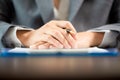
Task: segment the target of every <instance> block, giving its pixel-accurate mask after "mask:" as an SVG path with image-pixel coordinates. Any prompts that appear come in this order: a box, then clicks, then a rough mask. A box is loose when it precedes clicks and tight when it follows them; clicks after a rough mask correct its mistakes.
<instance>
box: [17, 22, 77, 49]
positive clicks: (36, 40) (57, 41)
mask: <svg viewBox="0 0 120 80" xmlns="http://www.w3.org/2000/svg"><path fill="white" fill-rule="evenodd" d="M63 28H66V29H71V32H72V33H71V34H68V33H67V32H66V30H65V29H63ZM75 35H76V30H75V29H74V27H73V26H72V24H71V23H70V22H68V21H50V22H48V23H46V24H45V25H43V26H42V27H41V28H39V29H37V30H32V31H25V30H18V31H17V37H18V39H19V40H20V41H21V42H22V44H23V45H24V46H26V47H30V48H36V49H41V48H49V47H50V46H54V47H56V48H72V47H74V42H75Z"/></svg>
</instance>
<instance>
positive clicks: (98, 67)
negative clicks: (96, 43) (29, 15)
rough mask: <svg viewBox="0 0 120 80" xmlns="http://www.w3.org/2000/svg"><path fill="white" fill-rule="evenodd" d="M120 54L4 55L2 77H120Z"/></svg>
mask: <svg viewBox="0 0 120 80" xmlns="http://www.w3.org/2000/svg"><path fill="white" fill-rule="evenodd" d="M118 77H120V57H119V56H117V57H115V56H114V57H70V56H69V57H63V56H62V57H58V56H56V57H55V56H53V57H3V58H2V57H1V58H0V78H50V79H53V78H60V79H63V78H70V79H74V78H118Z"/></svg>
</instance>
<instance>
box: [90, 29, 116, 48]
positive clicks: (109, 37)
mask: <svg viewBox="0 0 120 80" xmlns="http://www.w3.org/2000/svg"><path fill="white" fill-rule="evenodd" d="M90 32H105V34H104V37H103V40H102V42H101V44H100V45H99V46H98V47H116V46H117V40H116V39H117V36H118V32H117V31H111V30H90Z"/></svg>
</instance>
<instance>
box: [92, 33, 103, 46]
mask: <svg viewBox="0 0 120 80" xmlns="http://www.w3.org/2000/svg"><path fill="white" fill-rule="evenodd" d="M92 35H93V37H92V42H91V46H99V45H100V44H101V42H102V40H103V37H104V32H92Z"/></svg>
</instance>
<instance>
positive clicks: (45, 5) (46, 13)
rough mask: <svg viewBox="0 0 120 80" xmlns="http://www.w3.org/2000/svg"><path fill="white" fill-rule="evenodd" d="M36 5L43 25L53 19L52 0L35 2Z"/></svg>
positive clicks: (37, 0)
mask: <svg viewBox="0 0 120 80" xmlns="http://www.w3.org/2000/svg"><path fill="white" fill-rule="evenodd" d="M36 4H37V7H38V8H39V10H40V14H41V17H42V19H43V21H44V22H45V23H46V22H48V21H49V20H51V19H53V18H54V13H53V2H52V0H36Z"/></svg>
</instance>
